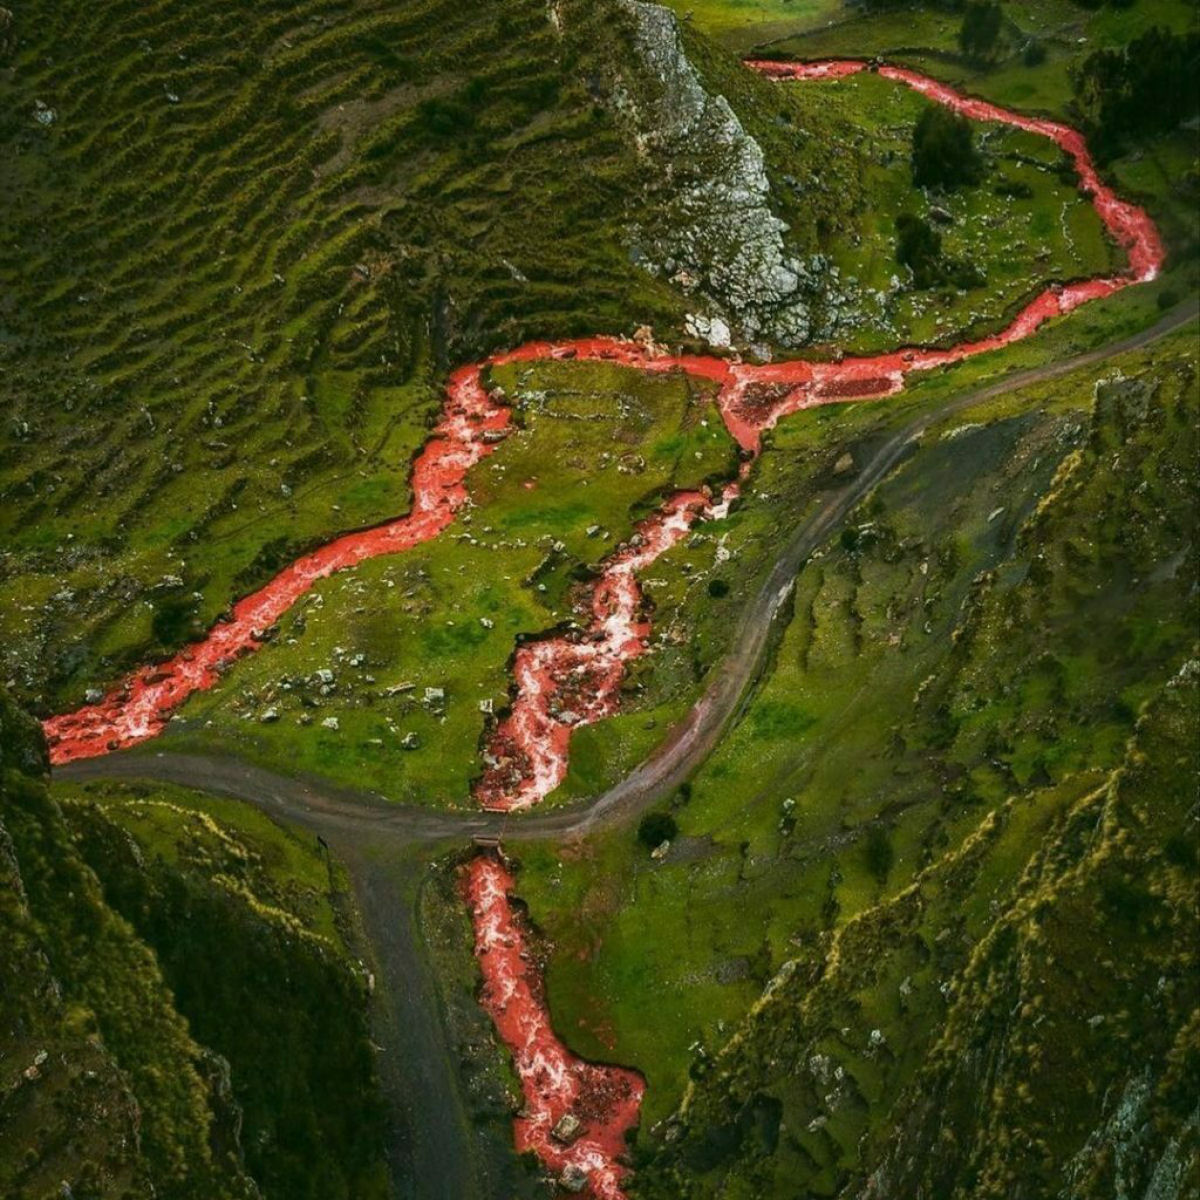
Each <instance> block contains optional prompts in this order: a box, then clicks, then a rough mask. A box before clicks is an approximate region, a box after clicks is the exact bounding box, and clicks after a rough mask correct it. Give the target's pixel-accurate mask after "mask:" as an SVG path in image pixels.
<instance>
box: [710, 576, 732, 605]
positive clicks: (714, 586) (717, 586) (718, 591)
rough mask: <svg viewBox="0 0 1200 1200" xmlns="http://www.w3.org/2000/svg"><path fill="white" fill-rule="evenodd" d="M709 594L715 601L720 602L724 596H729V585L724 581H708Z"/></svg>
mask: <svg viewBox="0 0 1200 1200" xmlns="http://www.w3.org/2000/svg"><path fill="white" fill-rule="evenodd" d="M708 594H709V595H710V596H711V597H712V598H713V599H714V600H720V599H721V597H722V596H728V595H729V584H728V583H726V582H725V580H724V579H710V580H709V581H708Z"/></svg>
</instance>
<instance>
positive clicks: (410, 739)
mask: <svg viewBox="0 0 1200 1200" xmlns="http://www.w3.org/2000/svg"><path fill="white" fill-rule="evenodd" d="M420 748H421V738H420V736H419V735H418V734H416V733H414V732H411V731H410V732H408V733H406V734H405V735H404V736H403V737H402V738H401V739H400V749H401V750H419V749H420Z"/></svg>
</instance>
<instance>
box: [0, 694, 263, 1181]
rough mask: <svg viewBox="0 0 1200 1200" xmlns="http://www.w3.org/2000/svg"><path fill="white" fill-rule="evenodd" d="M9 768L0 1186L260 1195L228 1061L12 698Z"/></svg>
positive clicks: (1, 725) (1, 735)
mask: <svg viewBox="0 0 1200 1200" xmlns="http://www.w3.org/2000/svg"><path fill="white" fill-rule="evenodd" d="M0 768H2V770H3V776H2V778H0V800H2V801H3V808H2V814H3V815H2V822H0V854H2V857H0V866H2V868H3V872H4V877H5V881H4V887H3V892H2V895H3V902H2V905H0V920H2V922H3V926H2V928H0V943H2V944H3V946H4V954H3V957H2V958H0V1191H3V1194H4V1195H5V1196H9V1197H12V1198H13V1200H25V1198H29V1200H35V1198H37V1200H40V1198H41V1197H43V1196H46V1195H48V1194H49V1193H50V1190H51V1189H53V1190H54V1192H55V1194H58V1192H59V1190H60V1188H61V1186H62V1185H63V1184H64V1182H65V1183H66V1185H68V1186H69V1187H70V1189H71V1194H72V1195H74V1196H75V1197H77V1198H78V1200H85V1198H86V1200H100V1198H106V1197H113V1198H116V1197H122V1196H128V1195H146V1194H149V1193H150V1191H151V1190H153V1192H154V1194H155V1195H157V1196H161V1197H164V1198H172V1197H174V1198H178V1200H191V1198H195V1200H217V1198H224V1197H228V1198H230V1200H232V1198H233V1197H251V1196H256V1195H257V1194H258V1193H257V1191H256V1190H255V1188H254V1185H253V1184H252V1183H251V1182H250V1180H249V1178H248V1177H247V1176H246V1174H245V1173H244V1171H243V1169H242V1166H241V1163H240V1153H241V1148H240V1145H239V1143H238V1139H237V1126H238V1120H239V1114H238V1113H237V1110H236V1108H235V1107H234V1106H233V1104H232V1103H231V1099H230V1097H229V1095H228V1092H227V1090H225V1089H224V1088H223V1087H222V1073H223V1070H224V1069H226V1068H225V1067H224V1065H223V1064H222V1063H221V1060H219V1059H218V1058H216V1056H214V1055H212V1054H211V1053H210V1052H208V1051H206V1050H204V1049H203V1048H202V1047H201V1046H199V1045H198V1044H197V1043H196V1042H195V1041H194V1040H193V1039H192V1037H191V1036H190V1035H189V1031H188V1026H187V1023H186V1022H185V1021H184V1019H183V1018H182V1017H181V1016H180V1015H179V1013H178V1011H177V1010H176V1008H175V1006H174V1004H173V1000H172V996H171V993H170V992H169V991H168V989H167V984H166V983H165V981H164V979H163V976H162V973H161V972H160V969H159V965H158V963H157V962H156V961H155V958H154V955H153V954H152V953H151V952H150V951H149V950H148V949H147V947H146V946H145V945H144V944H143V943H142V942H141V941H139V940H138V938H137V936H136V934H135V933H134V931H133V930H132V929H131V928H130V926H129V925H128V924H126V922H125V921H124V920H123V919H122V918H121V917H119V916H118V915H117V914H116V913H115V912H114V911H113V910H112V909H111V908H110V907H109V906H108V905H107V904H106V903H105V899H104V895H103V892H102V890H101V887H100V884H99V881H98V880H97V879H96V877H95V875H93V874H92V872H91V870H90V869H89V868H88V867H87V866H86V865H85V863H84V861H83V860H82V858H81V856H80V854H79V852H78V849H77V848H76V846H75V845H74V841H73V836H72V831H71V827H70V826H69V824H68V823H67V821H66V819H65V818H64V815H63V813H62V810H61V809H60V808H59V806H58V805H57V804H56V803H55V801H54V800H52V799H51V798H50V796H49V794H48V790H47V787H46V782H45V770H46V766H45V758H44V749H43V744H42V740H41V734H40V731H39V730H38V729H37V727H36V725H34V724H33V722H32V721H30V720H29V719H28V718H25V717H23V716H21V715H20V714H19V712H18V711H17V710H16V709H15V708H14V707H13V706H12V705H11V703H10V702H9V700H8V699H7V698H6V697H3V696H0ZM63 1194H65V1193H63Z"/></svg>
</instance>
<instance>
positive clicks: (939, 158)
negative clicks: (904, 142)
mask: <svg viewBox="0 0 1200 1200" xmlns="http://www.w3.org/2000/svg"><path fill="white" fill-rule="evenodd" d="M982 170H983V163H982V161H981V160H980V157H979V152H978V151H977V150H976V149H975V141H974V137H973V135H972V133H971V122H970V121H968V120H967V118H966V117H961V116H959V115H958V113H956V112H953V111H952V110H951V109H948V108H943V107H942V106H941V105H940V104H935V105H930V107H929V108H927V109H926V110H925V111H924V112H923V113H922V114H921V119H920V120H919V121H918V122H917V127H916V129H914V130H913V149H912V173H913V182H914V183H915V184H916V185H917V186H918V187H936V188H956V187H961V186H963V185H964V184H968V183H978V182H979V176H980V173H981V172H982Z"/></svg>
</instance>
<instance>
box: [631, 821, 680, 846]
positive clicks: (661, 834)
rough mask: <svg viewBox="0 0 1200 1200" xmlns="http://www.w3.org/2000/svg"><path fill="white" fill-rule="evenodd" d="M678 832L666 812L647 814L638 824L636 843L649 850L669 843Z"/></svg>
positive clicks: (677, 827)
mask: <svg viewBox="0 0 1200 1200" xmlns="http://www.w3.org/2000/svg"><path fill="white" fill-rule="evenodd" d="M678 832H679V826H678V825H677V824H676V822H675V818H674V817H673V816H671V814H670V813H668V812H648V813H647V814H646V815H645V816H644V817H643V818H642V819H641V821H639V822H638V841H639V842H641V843H642V845H643V846H648V847H649V848H650V849H651V850H653V849H654V848H655V847H656V846H661V845H662V844H663V842H669V841H671V840H672V839H673V838H674V836H675V835H676V834H677V833H678Z"/></svg>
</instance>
